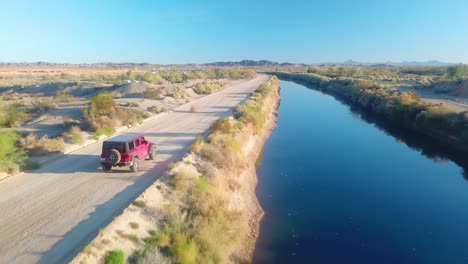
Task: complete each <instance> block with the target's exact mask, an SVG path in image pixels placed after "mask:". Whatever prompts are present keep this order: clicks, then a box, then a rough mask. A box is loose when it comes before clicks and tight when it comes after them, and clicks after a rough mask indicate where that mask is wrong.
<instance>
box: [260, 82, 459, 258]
mask: <svg viewBox="0 0 468 264" xmlns="http://www.w3.org/2000/svg"><path fill="white" fill-rule="evenodd" d="M281 97H282V101H281V106H280V113H279V118H278V127H277V128H276V129H275V130H274V131H273V133H272V135H271V137H270V139H269V141H268V142H267V144H266V146H265V149H264V153H263V159H262V161H261V163H260V165H259V168H258V177H259V182H258V188H257V195H258V197H259V200H260V204H261V206H262V207H263V209H264V210H265V217H264V219H263V220H262V222H261V229H260V237H259V240H258V242H257V249H256V252H255V257H254V262H255V263H468V182H467V181H466V180H465V178H464V177H463V174H464V170H463V168H462V166H463V164H467V162H466V159H465V158H464V156H462V155H460V154H459V153H453V152H450V151H446V150H444V149H443V148H440V147H439V146H436V145H434V144H433V143H432V142H431V141H430V140H428V139H427V138H425V137H423V136H420V135H416V134H411V133H408V132H406V131H402V130H400V129H398V128H395V127H391V126H387V125H385V124H381V123H380V124H376V123H374V122H373V118H372V117H367V116H363V115H362V114H360V113H359V112H356V111H352V110H351V109H350V107H348V106H346V105H344V104H342V103H341V102H339V101H337V100H335V99H334V98H333V97H331V96H328V95H324V94H322V93H320V92H318V91H315V90H311V89H308V88H305V87H304V86H302V85H298V84H295V83H292V82H285V81H282V82H281ZM454 161H456V162H454ZM458 164H462V165H458Z"/></svg>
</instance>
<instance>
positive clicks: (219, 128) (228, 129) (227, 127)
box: [210, 118, 234, 134]
mask: <svg viewBox="0 0 468 264" xmlns="http://www.w3.org/2000/svg"><path fill="white" fill-rule="evenodd" d="M210 129H211V131H212V132H219V133H224V134H232V132H233V130H234V127H233V125H232V124H231V122H230V121H229V118H225V119H218V120H216V121H215V122H214V123H213V125H211V127H210Z"/></svg>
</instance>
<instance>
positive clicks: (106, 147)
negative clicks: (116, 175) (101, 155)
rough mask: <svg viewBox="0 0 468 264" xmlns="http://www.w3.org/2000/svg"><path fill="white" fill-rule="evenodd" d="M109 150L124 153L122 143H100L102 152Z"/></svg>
mask: <svg viewBox="0 0 468 264" xmlns="http://www.w3.org/2000/svg"><path fill="white" fill-rule="evenodd" d="M109 149H116V150H118V151H119V152H120V153H125V144H124V143H122V142H108V141H104V143H102V152H106V151H107V150H109Z"/></svg>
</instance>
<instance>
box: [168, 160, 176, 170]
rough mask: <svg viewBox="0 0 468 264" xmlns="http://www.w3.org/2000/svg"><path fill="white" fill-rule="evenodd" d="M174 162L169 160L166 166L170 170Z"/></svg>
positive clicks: (173, 166)
mask: <svg viewBox="0 0 468 264" xmlns="http://www.w3.org/2000/svg"><path fill="white" fill-rule="evenodd" d="M175 166H176V164H175V163H174V162H169V164H167V168H168V169H170V170H172V169H173V168H175Z"/></svg>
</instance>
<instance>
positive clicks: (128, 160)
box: [101, 134, 156, 172]
mask: <svg viewBox="0 0 468 264" xmlns="http://www.w3.org/2000/svg"><path fill="white" fill-rule="evenodd" d="M146 157H149V158H150V159H151V160H154V159H155V158H156V146H154V144H153V143H151V142H149V141H147V140H146V139H145V137H143V136H141V135H132V134H126V135H120V136H116V137H114V138H111V139H108V140H105V141H104V142H103V143H102V154H101V165H102V169H103V170H104V171H106V172H108V171H110V170H111V169H112V167H113V166H119V167H122V166H130V169H131V170H132V171H133V172H137V171H138V169H139V168H140V164H139V162H140V160H143V159H145V158H146Z"/></svg>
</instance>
